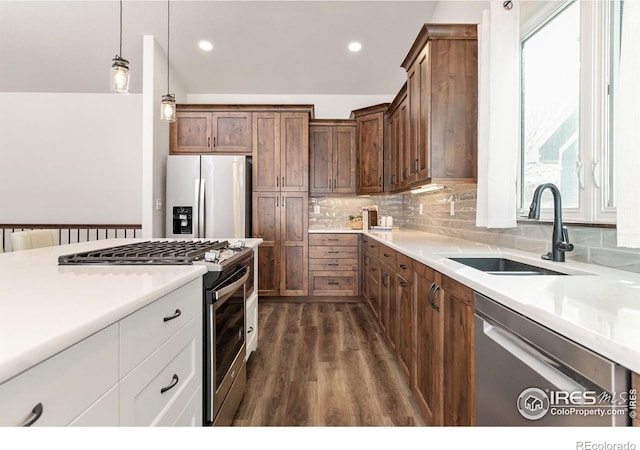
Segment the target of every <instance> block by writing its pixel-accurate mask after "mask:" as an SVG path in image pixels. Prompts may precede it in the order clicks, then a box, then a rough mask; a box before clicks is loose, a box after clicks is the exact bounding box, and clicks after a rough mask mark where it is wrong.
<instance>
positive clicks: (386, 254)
mask: <svg viewBox="0 0 640 450" xmlns="http://www.w3.org/2000/svg"><path fill="white" fill-rule="evenodd" d="M382 256H384V257H385V258H388V257H390V256H391V255H390V254H388V253H383V254H382Z"/></svg>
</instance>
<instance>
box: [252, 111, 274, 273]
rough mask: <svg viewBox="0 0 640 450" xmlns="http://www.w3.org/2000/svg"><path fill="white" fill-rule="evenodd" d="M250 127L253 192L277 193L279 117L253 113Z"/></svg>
mask: <svg viewBox="0 0 640 450" xmlns="http://www.w3.org/2000/svg"><path fill="white" fill-rule="evenodd" d="M252 125H253V126H252V136H253V191H254V192H261V191H279V190H280V115H279V114H278V113H253V120H252ZM254 220H255V215H254ZM260 267H262V266H260Z"/></svg>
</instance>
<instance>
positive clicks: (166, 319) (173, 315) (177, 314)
mask: <svg viewBox="0 0 640 450" xmlns="http://www.w3.org/2000/svg"><path fill="white" fill-rule="evenodd" d="M181 314H182V311H180V310H179V309H176V312H174V313H173V314H172V315H170V316H168V317H165V318H164V319H162V320H163V321H164V322H168V321H170V320H173V319H176V318H178V317H180V315H181Z"/></svg>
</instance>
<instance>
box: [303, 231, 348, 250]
mask: <svg viewBox="0 0 640 450" xmlns="http://www.w3.org/2000/svg"><path fill="white" fill-rule="evenodd" d="M309 245H347V246H349V245H350V246H354V247H357V246H358V235H357V234H335V233H309Z"/></svg>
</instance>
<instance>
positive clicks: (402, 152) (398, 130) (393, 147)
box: [384, 84, 409, 191]
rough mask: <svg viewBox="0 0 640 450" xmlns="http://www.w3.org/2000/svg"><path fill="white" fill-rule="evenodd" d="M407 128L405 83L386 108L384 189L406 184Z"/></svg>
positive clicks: (407, 172)
mask: <svg viewBox="0 0 640 450" xmlns="http://www.w3.org/2000/svg"><path fill="white" fill-rule="evenodd" d="M408 130H409V101H408V100H407V85H406V84H405V85H404V86H403V87H402V89H400V92H398V95H397V96H396V98H395V99H394V100H393V102H392V103H391V105H390V106H389V108H388V109H387V112H386V115H385V143H384V172H385V179H384V180H385V181H384V183H385V190H389V191H397V190H399V189H401V188H403V187H404V186H406V185H407V184H408V176H409V133H408ZM387 187H388V189H387Z"/></svg>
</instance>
